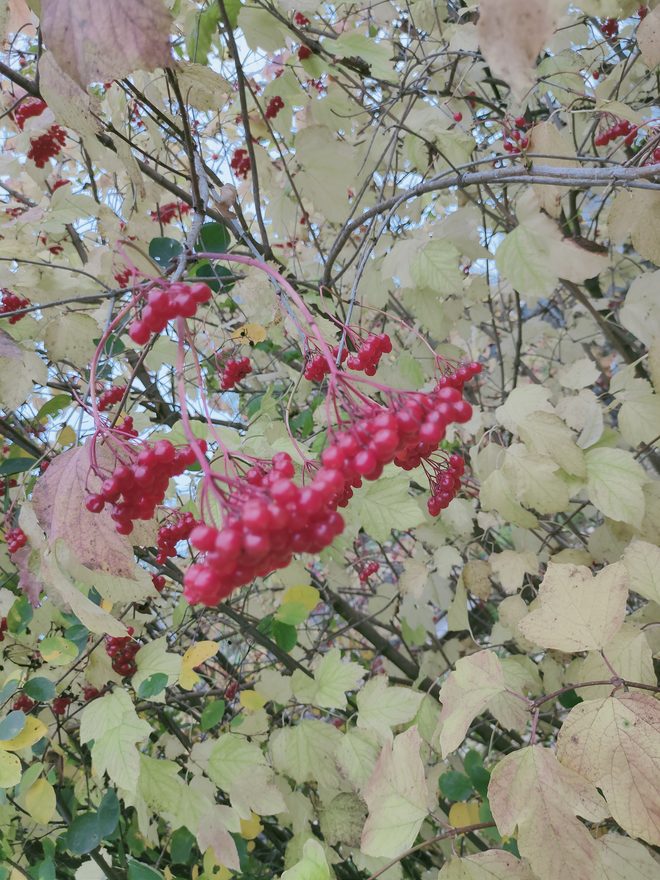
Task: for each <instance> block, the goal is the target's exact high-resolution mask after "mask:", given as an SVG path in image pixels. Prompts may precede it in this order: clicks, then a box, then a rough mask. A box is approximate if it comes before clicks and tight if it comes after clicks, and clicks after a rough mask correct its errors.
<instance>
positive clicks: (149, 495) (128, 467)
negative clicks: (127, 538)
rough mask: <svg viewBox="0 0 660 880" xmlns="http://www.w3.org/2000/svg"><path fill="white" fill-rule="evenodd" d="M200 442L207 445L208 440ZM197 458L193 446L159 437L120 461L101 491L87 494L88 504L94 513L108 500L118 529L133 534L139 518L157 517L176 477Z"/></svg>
mask: <svg viewBox="0 0 660 880" xmlns="http://www.w3.org/2000/svg"><path fill="white" fill-rule="evenodd" d="M199 443H200V446H201V447H202V448H203V449H205V447H206V444H205V443H204V441H203V440H200V441H199ZM196 461H197V459H196V457H195V453H194V451H193V449H192V448H191V447H190V446H182V447H180V448H179V449H176V448H175V447H174V446H173V445H172V444H171V443H170V441H169V440H158V441H157V442H156V443H154V445H153V446H145V448H144V449H142V451H141V452H140V453H138V454H137V456H136V457H135V458H134V459H133V460H132V461H128V460H127V461H125V462H124V461H119V462H118V464H117V465H116V467H115V469H114V471H113V472H112V474H111V475H110V476H109V477H107V478H106V479H105V480H104V481H103V483H102V484H101V488H100V491H99V492H97V493H95V494H93V495H90V496H89V497H88V498H87V501H86V502H85V506H86V507H87V510H89V511H90V512H91V513H100V512H101V511H102V510H103V509H104V507H105V505H106V504H110V505H112V510H111V512H110V516H111V517H112V519H113V520H114V522H115V525H116V528H117V531H118V532H119V534H120V535H130V534H131V532H132V531H133V522H134V521H135V520H138V519H142V520H148V519H151V518H152V517H153V515H154V513H155V512H156V507H157V506H158V505H159V504H162V503H163V500H164V498H165V493H166V492H167V487H168V486H169V483H170V480H171V479H172V477H176V476H178V475H179V474H182V473H183V472H184V470H185V469H186V468H187V467H190V466H191V465H192V464H194V463H195V462H196Z"/></svg>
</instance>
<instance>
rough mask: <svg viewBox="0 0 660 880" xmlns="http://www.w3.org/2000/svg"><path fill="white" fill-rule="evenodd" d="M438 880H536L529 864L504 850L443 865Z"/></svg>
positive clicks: (479, 854) (476, 855) (467, 857)
mask: <svg viewBox="0 0 660 880" xmlns="http://www.w3.org/2000/svg"><path fill="white" fill-rule="evenodd" d="M438 880H535V878H534V877H533V875H532V872H531V871H530V869H529V865H528V864H527V862H525V861H524V860H521V859H517V858H516V857H515V856H514V855H512V854H511V853H509V852H506V851H505V850H503V849H491V850H487V851H486V852H480V853H475V854H474V855H469V856H465V857H464V858H462V859H459V858H452V859H450V860H449V861H448V862H446V863H445V864H444V865H443V868H442V870H441V871H440V873H439V874H438Z"/></svg>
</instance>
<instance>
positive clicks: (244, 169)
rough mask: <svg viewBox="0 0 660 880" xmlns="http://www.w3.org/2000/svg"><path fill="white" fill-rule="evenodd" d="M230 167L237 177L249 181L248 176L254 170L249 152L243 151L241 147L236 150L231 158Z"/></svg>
mask: <svg viewBox="0 0 660 880" xmlns="http://www.w3.org/2000/svg"><path fill="white" fill-rule="evenodd" d="M229 167H230V168H231V170H232V171H233V172H234V174H235V175H236V177H242V178H243V180H247V176H248V174H249V173H250V170H251V168H252V163H251V162H250V157H249V155H248V151H247V150H244V149H242V148H241V147H239V148H238V149H237V150H234V154H233V156H232V157H231V161H230V162H229Z"/></svg>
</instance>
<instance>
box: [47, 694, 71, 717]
mask: <svg viewBox="0 0 660 880" xmlns="http://www.w3.org/2000/svg"><path fill="white" fill-rule="evenodd" d="M70 705H71V697H67V696H65V695H64V694H63V695H62V696H60V697H55V699H54V700H53V702H52V703H51V709H52V710H53V714H54V715H64V714H65V713H66V710H67V709H68V708H69V706H70Z"/></svg>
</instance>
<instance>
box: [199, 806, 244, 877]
mask: <svg viewBox="0 0 660 880" xmlns="http://www.w3.org/2000/svg"><path fill="white" fill-rule="evenodd" d="M221 810H222V808H220V809H218V808H217V807H215V806H214V809H213V812H212V813H210V815H207V816H206V817H205V818H204V821H203V822H201V823H200V827H199V830H198V831H197V844H198V846H199V848H200V851H201V852H206V850H207V849H208V848H209V847H210V848H211V849H212V850H213V852H214V853H215V858H216V860H217V861H218V862H219V863H220V864H221V865H224V866H225V867H226V868H229V870H230V871H240V861H239V858H238V850H237V849H236V844H235V843H234V838H233V837H232V836H231V834H230V833H229V831H228V830H227V828H226V827H225V824H224V822H223V821H222V819H223V816H222V812H221Z"/></svg>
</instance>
